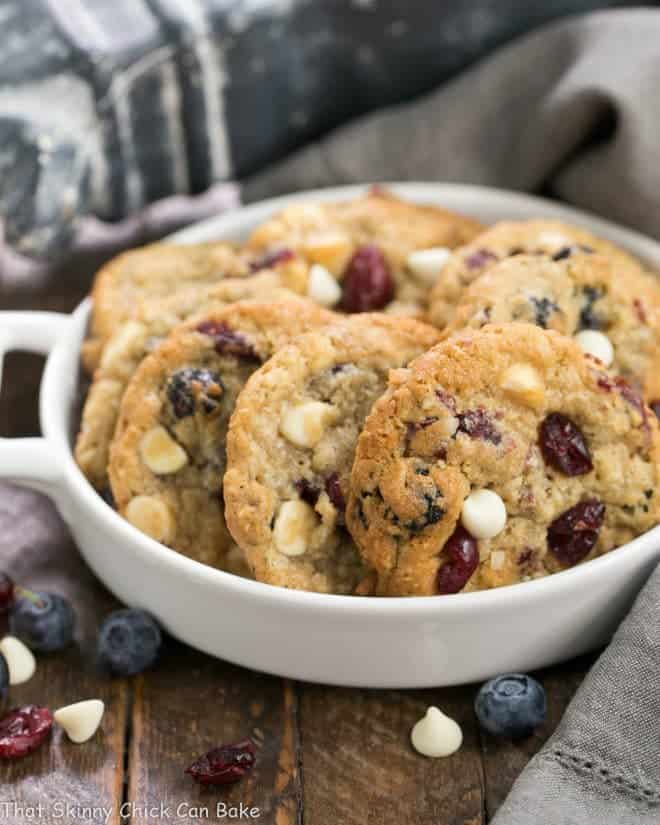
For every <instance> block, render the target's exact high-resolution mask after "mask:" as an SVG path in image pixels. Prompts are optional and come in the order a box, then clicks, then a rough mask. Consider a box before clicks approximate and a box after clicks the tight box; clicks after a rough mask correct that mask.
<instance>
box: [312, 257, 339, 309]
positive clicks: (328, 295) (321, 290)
mask: <svg viewBox="0 0 660 825" xmlns="http://www.w3.org/2000/svg"><path fill="white" fill-rule="evenodd" d="M307 295H308V296H309V297H310V298H311V299H312V301H316V303H317V304H321V306H324V307H333V306H334V305H335V304H336V303H337V302H338V301H339V299H340V298H341V287H340V286H339V284H338V283H337V281H335V279H334V278H333V277H332V275H331V274H330V272H329V271H328V270H327V269H326V268H325V267H324V266H321V264H314V265H313V266H312V267H311V269H310V270H309V280H308V283H307Z"/></svg>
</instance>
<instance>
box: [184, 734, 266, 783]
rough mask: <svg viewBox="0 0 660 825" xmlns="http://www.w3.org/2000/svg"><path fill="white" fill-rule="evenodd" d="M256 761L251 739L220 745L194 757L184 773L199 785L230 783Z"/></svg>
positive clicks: (250, 767)
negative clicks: (196, 757) (197, 757)
mask: <svg viewBox="0 0 660 825" xmlns="http://www.w3.org/2000/svg"><path fill="white" fill-rule="evenodd" d="M256 761H257V757H256V748H255V746H254V742H253V741H252V740H251V739H243V740H242V741H241V742H235V743H234V744H230V745H221V746H220V747H219V748H214V749H213V750H210V751H209V752H208V753H207V754H205V755H204V756H200V757H199V759H196V760H195V761H194V762H193V763H192V765H191V766H190V767H189V768H186V773H187V774H188V775H189V776H192V778H193V779H194V780H195V782H199V784H200V785H232V784H234V783H235V782H239V781H240V780H241V779H242V778H243V777H244V776H245V775H246V774H247V773H249V772H250V771H251V770H252V768H253V767H254V765H255V762H256Z"/></svg>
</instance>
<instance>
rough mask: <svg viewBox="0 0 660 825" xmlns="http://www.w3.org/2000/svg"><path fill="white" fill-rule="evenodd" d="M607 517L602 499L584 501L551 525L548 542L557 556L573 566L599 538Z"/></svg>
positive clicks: (563, 562) (564, 562) (567, 564)
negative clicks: (599, 532)
mask: <svg viewBox="0 0 660 825" xmlns="http://www.w3.org/2000/svg"><path fill="white" fill-rule="evenodd" d="M604 518H605V505H604V504H603V503H602V501H597V500H596V499H589V500H587V501H581V502H579V503H578V504H576V505H575V506H574V507H571V508H570V509H569V510H566V512H565V513H562V514H561V516H559V517H558V518H556V519H555V520H554V521H553V522H552V524H551V525H550V526H549V527H548V546H549V548H550V549H551V550H552V552H553V553H554V554H555V556H556V557H557V559H558V560H559V561H560V562H561V563H562V564H565V565H566V566H568V567H570V566H572V565H574V564H577V563H578V562H579V561H581V560H582V559H583V558H584V557H585V556H586V555H587V554H588V553H589V551H590V550H591V549H592V547H593V546H594V545H595V544H596V542H597V541H598V531H599V530H600V528H601V526H602V524H603V519H604Z"/></svg>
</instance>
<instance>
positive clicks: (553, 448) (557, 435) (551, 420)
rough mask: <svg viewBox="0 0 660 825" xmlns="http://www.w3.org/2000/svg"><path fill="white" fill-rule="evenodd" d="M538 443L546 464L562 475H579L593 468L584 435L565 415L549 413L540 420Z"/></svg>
mask: <svg viewBox="0 0 660 825" xmlns="http://www.w3.org/2000/svg"><path fill="white" fill-rule="evenodd" d="M539 444H540V447H541V453H542V454H543V458H544V460H545V462H546V464H549V465H550V466H551V467H553V468H554V469H555V470H559V472H560V473H563V474H564V475H567V476H581V475H584V474H585V473H588V472H590V471H591V470H593V464H592V462H591V456H590V455H589V449H588V447H587V444H586V441H585V439H584V435H583V434H582V431H581V430H580V428H579V427H578V426H577V424H575V423H574V422H573V421H571V419H570V418H569V417H568V416H567V415H563V414H562V413H556V412H555V413H550V415H548V416H547V417H546V418H545V419H544V420H543V421H542V422H541V426H540V427H539Z"/></svg>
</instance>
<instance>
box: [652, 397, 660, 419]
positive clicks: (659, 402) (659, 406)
mask: <svg viewBox="0 0 660 825" xmlns="http://www.w3.org/2000/svg"><path fill="white" fill-rule="evenodd" d="M649 407H650V408H651V409H652V410H653V412H654V413H655V415H656V418H660V398H656V399H654V400H653V401H650V402H649Z"/></svg>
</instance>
